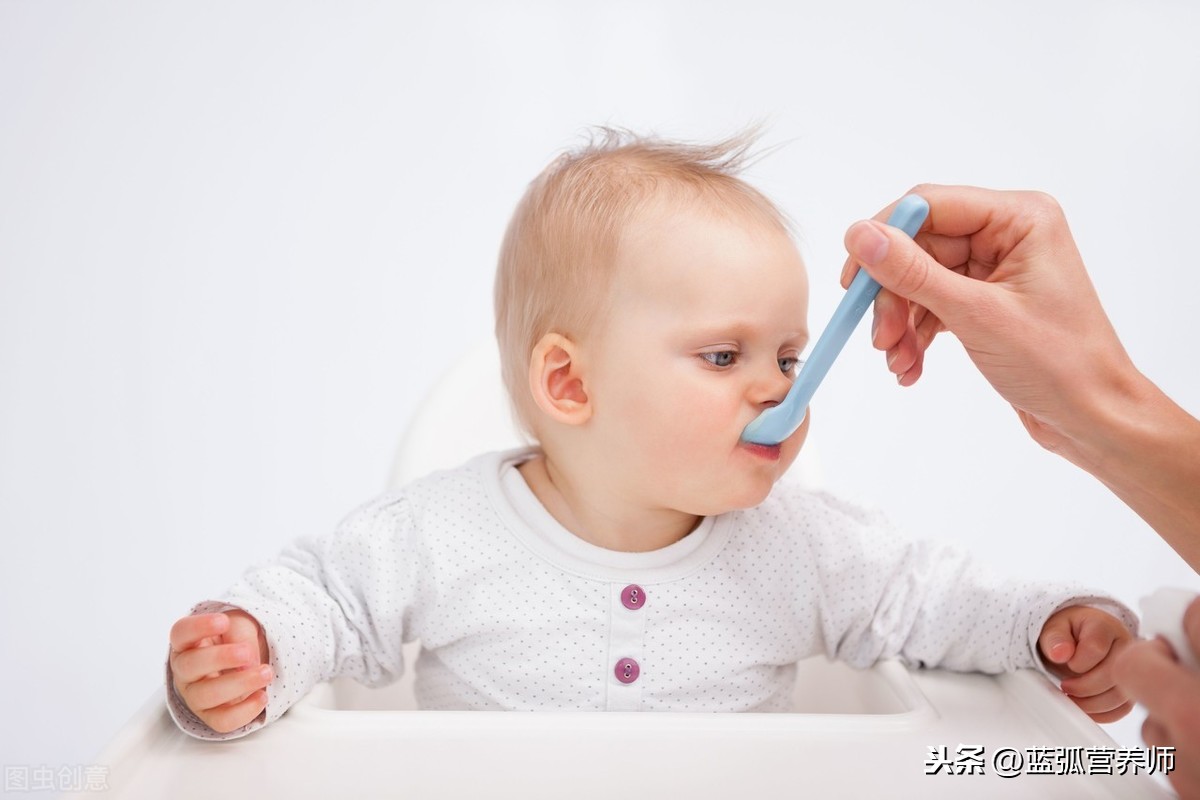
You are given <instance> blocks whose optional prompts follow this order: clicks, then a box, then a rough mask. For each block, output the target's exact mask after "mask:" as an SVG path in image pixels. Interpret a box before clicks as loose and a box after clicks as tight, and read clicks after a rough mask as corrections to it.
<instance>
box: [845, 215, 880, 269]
mask: <svg viewBox="0 0 1200 800" xmlns="http://www.w3.org/2000/svg"><path fill="white" fill-rule="evenodd" d="M846 249H847V250H849V251H850V255H852V256H854V257H855V258H857V259H858V260H859V262H861V263H863V264H866V265H868V266H874V265H875V264H878V263H879V262H880V261H882V260H883V259H884V257H886V256H887V252H888V237H887V236H886V235H884V233H883V231H881V230H879V229H878V228H876V227H875V223H873V222H868V221H865V220H864V221H863V222H856V223H854V224H853V225H851V226H850V230H848V231H846Z"/></svg>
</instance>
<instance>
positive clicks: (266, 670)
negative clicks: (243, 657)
mask: <svg viewBox="0 0 1200 800" xmlns="http://www.w3.org/2000/svg"><path fill="white" fill-rule="evenodd" d="M273 672H274V670H272V669H271V665H270V664H263V665H262V666H261V667H259V668H258V674H259V675H260V676H261V677H262V679H263V680H270V679H271V674H272V673H273Z"/></svg>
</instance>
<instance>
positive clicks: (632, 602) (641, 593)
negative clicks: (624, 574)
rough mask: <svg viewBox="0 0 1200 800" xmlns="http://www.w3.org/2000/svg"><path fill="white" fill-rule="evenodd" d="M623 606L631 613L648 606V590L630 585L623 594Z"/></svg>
mask: <svg viewBox="0 0 1200 800" xmlns="http://www.w3.org/2000/svg"><path fill="white" fill-rule="evenodd" d="M621 604H622V605H624V606H625V607H626V608H628V609H629V610H630V611H637V610H638V609H639V608H641V607H642V606H644V605H646V590H645V589H643V588H642V587H640V586H638V585H637V584H636V583H631V584H629V585H628V586H626V587H625V589H624V591H622V592H621Z"/></svg>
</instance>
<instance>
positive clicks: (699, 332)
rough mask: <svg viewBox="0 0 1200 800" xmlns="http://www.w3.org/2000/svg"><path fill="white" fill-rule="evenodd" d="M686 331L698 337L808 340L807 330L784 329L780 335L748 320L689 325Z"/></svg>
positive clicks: (802, 341) (785, 340)
mask: <svg viewBox="0 0 1200 800" xmlns="http://www.w3.org/2000/svg"><path fill="white" fill-rule="evenodd" d="M688 333H689V335H691V336H694V337H696V338H700V339H713V340H718V339H738V340H744V339H755V338H761V337H765V336H770V337H771V338H776V337H778V338H779V339H780V341H784V342H791V341H795V342H798V343H801V344H802V343H805V342H807V341H808V331H806V330H791V331H785V332H783V334H782V335H780V334H777V333H774V332H773V331H772V330H771V329H770V328H767V327H765V326H763V325H761V324H756V323H754V322H751V321H749V320H741V319H738V320H728V321H725V322H718V323H710V324H707V325H704V326H702V327H690V326H689V328H688Z"/></svg>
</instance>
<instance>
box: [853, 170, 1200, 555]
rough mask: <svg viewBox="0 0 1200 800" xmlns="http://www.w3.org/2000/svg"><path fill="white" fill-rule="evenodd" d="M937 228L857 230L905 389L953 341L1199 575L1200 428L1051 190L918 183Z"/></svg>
mask: <svg viewBox="0 0 1200 800" xmlns="http://www.w3.org/2000/svg"><path fill="white" fill-rule="evenodd" d="M911 193H913V194H919V195H920V196H921V197H923V198H925V199H926V200H927V201H928V202H929V209H930V210H929V218H928V219H927V220H926V221H925V224H924V225H923V226H922V227H921V230H920V231H919V232H918V233H917V235H916V237H915V238H914V239H909V238H908V237H907V236H906V235H905V234H904V233H903V232H902V231H900V230H899V229H897V228H892V227H890V226H888V225H885V224H884V223H883V222H882V220H884V219H886V218H887V216H888V215H889V214H890V213H891V210H892V208H893V207H894V206H895V204H894V203H893V204H892V205H891V206H888V207H887V208H885V209H883V210H882V211H880V212H879V214H878V215H876V218H875V219H873V220H866V221H862V222H856V223H855V224H854V225H852V226H851V227H850V229H849V230H848V231H847V232H846V249H847V250H848V251H849V252H850V259H849V260H847V262H846V266H845V268H844V269H843V271H842V284H843V285H844V286H848V285H849V283H850V280H851V279H852V278H853V276H854V272H855V270H856V267H857V265H858V264H861V265H862V266H863V267H864V268H865V269H866V270H867V272H868V273H870V275H871V277H873V278H875V280H877V281H879V283H880V284H881V285H882V286H883V287H884V288H883V290H882V291H880V293H879V297H878V299H877V300H876V301H875V326H874V334H873V338H874V343H875V346H876V347H878V348H879V349H881V350H886V351H887V360H888V367H889V369H891V371H892V372H894V373H896V376H897V377H898V379H899V381H900V383H901V385H904V386H908V385H911V384H912V383H914V382H915V381H916V380H917V379H918V378H919V377H920V376H921V371H922V369H923V366H924V354H925V350H926V349H927V348H928V347H929V344H930V342H932V341H933V339H934V337H935V336H937V334H938V333H940V332H941V331H945V330H948V331H950V332H952V333H953V334H954V335H955V336H957V337H958V339H959V341H961V342H962V344H963V346H964V347H965V348H966V350H967V354H968V355H969V356H970V357H971V360H972V361H974V362H975V365H976V366H977V367H978V368H979V370H980V372H982V373H983V375H984V377H985V378H987V380H988V381H989V382H990V383H991V384H992V386H993V387H995V389H996V391H998V392H999V393H1000V394H1001V395H1002V396H1003V397H1004V398H1005V399H1006V400H1007V401H1008V402H1009V403H1011V404H1012V407H1013V408H1014V409H1016V412H1017V415H1018V416H1019V417H1020V419H1021V422H1022V423H1024V425H1025V427H1026V428H1027V429H1028V431H1029V433H1030V435H1031V436H1032V437H1033V438H1034V440H1035V441H1037V442H1038V443H1039V444H1041V445H1042V446H1043V447H1045V448H1047V449H1049V450H1051V451H1053V452H1056V453H1058V454H1059V455H1061V456H1063V457H1064V458H1066V459H1068V460H1070V461H1071V462H1073V463H1074V464H1076V465H1077V466H1079V467H1082V468H1083V469H1085V470H1087V471H1088V472H1090V473H1092V474H1093V475H1095V476H1096V477H1097V478H1099V479H1100V480H1101V481H1103V482H1104V483H1105V485H1107V486H1108V487H1109V488H1110V489H1111V490H1112V491H1113V492H1114V493H1115V494H1116V495H1117V496H1118V497H1120V498H1121V499H1122V500H1123V501H1124V502H1125V503H1126V504H1128V505H1129V507H1130V508H1132V509H1133V510H1134V511H1136V512H1137V513H1138V514H1139V515H1141V517H1142V518H1143V519H1145V520H1146V521H1147V522H1148V523H1149V524H1150V525H1151V527H1153V528H1154V529H1155V531H1157V532H1158V534H1159V535H1160V536H1162V537H1163V539H1165V540H1166V541H1167V542H1168V544H1170V545H1171V546H1172V547H1173V548H1175V550H1176V552H1178V553H1179V554H1180V555H1181V556H1182V557H1183V558H1184V559H1185V560H1186V561H1187V562H1188V563H1189V564H1190V565H1191V566H1192V568H1193V569H1196V570H1198V571H1200V492H1197V490H1196V487H1198V486H1200V459H1198V458H1196V453H1198V452H1200V421H1197V420H1196V419H1195V418H1193V417H1192V416H1191V415H1189V414H1188V413H1187V412H1186V411H1184V410H1183V409H1182V408H1180V407H1179V406H1178V405H1176V404H1175V403H1174V402H1172V401H1171V399H1170V398H1168V397H1167V396H1166V395H1164V394H1163V393H1162V392H1161V391H1160V390H1159V389H1158V387H1156V386H1155V385H1154V384H1153V383H1151V382H1150V381H1149V380H1148V379H1147V378H1146V377H1145V376H1144V375H1142V374H1141V373H1140V372H1139V371H1138V370H1137V368H1136V367H1135V366H1134V365H1133V363H1132V361H1130V359H1129V356H1128V355H1127V354H1126V352H1125V349H1124V347H1122V345H1121V342H1120V340H1119V339H1118V338H1117V334H1116V332H1115V331H1114V330H1113V327H1112V324H1111V323H1110V322H1109V320H1108V317H1107V316H1106V315H1105V313H1104V309H1103V308H1101V306H1100V300H1099V299H1098V298H1097V296H1096V291H1095V289H1094V288H1093V286H1092V282H1091V280H1090V279H1089V278H1088V275H1087V271H1086V269H1085V268H1084V265H1083V260H1082V259H1081V258H1080V255H1079V250H1078V248H1077V247H1076V246H1075V241H1074V239H1072V237H1071V231H1070V229H1069V228H1068V227H1067V221H1066V218H1065V217H1064V215H1063V212H1062V209H1061V208H1059V206H1058V203H1056V202H1055V201H1054V200H1053V199H1052V198H1050V197H1048V196H1047V195H1045V194H1041V193H1038V192H996V191H991V190H988V189H977V188H971V187H965V186H932V185H924V186H917V187H915V188H914V189H913V190H912V192H911Z"/></svg>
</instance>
